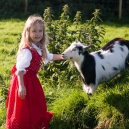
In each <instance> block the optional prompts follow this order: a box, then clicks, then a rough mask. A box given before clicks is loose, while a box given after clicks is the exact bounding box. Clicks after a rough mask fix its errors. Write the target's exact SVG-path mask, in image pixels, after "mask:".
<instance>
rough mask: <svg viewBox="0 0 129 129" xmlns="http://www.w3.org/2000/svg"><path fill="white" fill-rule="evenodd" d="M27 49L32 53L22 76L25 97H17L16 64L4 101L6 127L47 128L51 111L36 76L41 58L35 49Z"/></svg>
mask: <svg viewBox="0 0 129 129" xmlns="http://www.w3.org/2000/svg"><path fill="white" fill-rule="evenodd" d="M28 49H29V48H28ZM29 50H30V51H31V53H32V60H31V62H30V66H29V67H28V68H26V73H25V74H24V77H23V79H24V85H25V87H26V96H25V99H21V98H19V97H18V79H17V75H16V74H15V72H16V66H14V67H13V68H12V76H11V82H10V88H9V93H8V99H7V103H6V107H7V117H6V128H7V129H48V123H49V122H50V121H51V119H52V117H53V113H51V112H48V111H47V105H46V99H45V96H44V92H43V89H42V86H41V84H40V82H39V79H38V78H37V73H38V70H39V69H40V65H41V60H42V58H41V56H40V55H39V54H38V52H37V51H36V50H35V49H29Z"/></svg>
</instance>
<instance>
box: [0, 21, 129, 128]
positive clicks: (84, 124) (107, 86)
mask: <svg viewBox="0 0 129 129" xmlns="http://www.w3.org/2000/svg"><path fill="white" fill-rule="evenodd" d="M24 23H25V20H20V19H8V20H0V35H1V36H0V129H4V124H5V117H6V108H5V100H6V93H7V89H8V86H9V81H10V70H11V68H12V66H13V65H14V64H15V62H16V53H17V49H18V45H19V42H20V35H21V32H22V30H23V27H24ZM101 25H102V26H103V27H104V28H105V35H104V37H103V38H100V40H101V46H103V45H104V44H105V43H107V42H108V41H110V40H112V39H113V38H116V37H121V38H125V39H128V40H129V31H128V30H129V25H127V24H118V23H113V22H102V23H101ZM73 28H74V27H73ZM73 28H72V27H71V29H73ZM69 44H70V42H69ZM51 47H54V44H51ZM62 50H65V48H62ZM51 52H52V53H53V51H51ZM53 63H55V64H56V62H53ZM59 63H62V62H59ZM48 66H49V64H48V65H46V69H44V70H46V73H47V67H48ZM53 69H55V68H54V67H52V68H51V70H53ZM71 69H75V67H74V66H72V67H71ZM58 70H59V72H58V73H60V69H58ZM65 71H67V72H68V73H69V69H65ZM61 74H63V72H61ZM76 74H77V75H78V73H77V72H76ZM128 75H129V71H128V70H127V71H123V72H122V73H121V74H120V76H119V77H115V78H114V79H112V80H110V81H108V82H104V83H102V84H100V85H99V86H98V89H97V91H96V92H95V94H94V95H93V96H90V97H89V96H88V95H87V94H86V93H84V91H83V90H82V85H81V78H80V77H78V78H77V80H76V82H72V78H69V77H67V76H63V79H64V80H65V78H67V80H65V81H64V83H63V80H62V82H59V83H58V82H57V83H58V84H57V83H55V81H54V80H53V79H54V78H51V77H50V76H52V75H49V76H48V75H46V76H45V74H43V69H41V71H40V72H39V78H40V80H41V83H42V84H43V88H44V92H45V95H46V100H47V104H48V109H49V110H50V111H52V112H54V114H55V116H54V118H53V120H52V122H51V123H50V129H66V128H67V129H128V128H129V76H128ZM58 76H61V75H60V74H58ZM78 76H79V75H78ZM53 83H55V84H56V86H55V84H53Z"/></svg>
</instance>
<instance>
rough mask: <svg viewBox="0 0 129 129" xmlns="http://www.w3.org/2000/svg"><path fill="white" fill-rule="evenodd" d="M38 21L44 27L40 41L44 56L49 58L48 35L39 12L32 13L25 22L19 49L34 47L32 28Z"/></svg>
mask: <svg viewBox="0 0 129 129" xmlns="http://www.w3.org/2000/svg"><path fill="white" fill-rule="evenodd" d="M37 22H38V23H39V24H41V25H42V27H43V38H42V39H41V42H40V43H41V49H42V57H43V58H44V59H45V58H47V51H46V46H47V44H48V35H47V33H46V30H45V25H44V20H43V18H42V17H41V16H39V15H37V14H34V15H31V16H29V18H28V19H27V21H26V23H25V27H24V29H23V32H22V38H21V42H20V45H19V50H22V49H23V48H25V47H29V48H30V49H31V48H33V47H32V42H31V39H30V28H31V27H32V26H33V25H34V24H35V23H37Z"/></svg>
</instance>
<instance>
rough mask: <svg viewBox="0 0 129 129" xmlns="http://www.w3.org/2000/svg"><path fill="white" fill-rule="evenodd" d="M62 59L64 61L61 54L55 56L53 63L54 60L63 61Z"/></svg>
mask: <svg viewBox="0 0 129 129" xmlns="http://www.w3.org/2000/svg"><path fill="white" fill-rule="evenodd" d="M61 59H63V58H62V55H61V54H53V59H52V60H53V61H54V60H61Z"/></svg>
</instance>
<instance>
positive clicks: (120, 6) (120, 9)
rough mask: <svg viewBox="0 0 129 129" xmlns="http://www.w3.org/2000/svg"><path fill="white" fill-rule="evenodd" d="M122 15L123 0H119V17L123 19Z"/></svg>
mask: <svg viewBox="0 0 129 129" xmlns="http://www.w3.org/2000/svg"><path fill="white" fill-rule="evenodd" d="M121 16H122V0H119V19H121Z"/></svg>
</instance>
